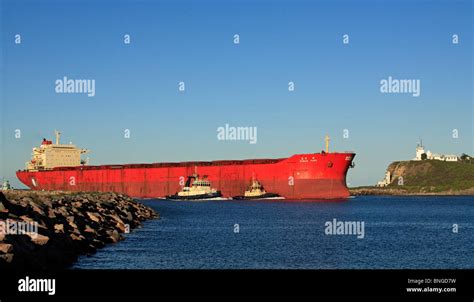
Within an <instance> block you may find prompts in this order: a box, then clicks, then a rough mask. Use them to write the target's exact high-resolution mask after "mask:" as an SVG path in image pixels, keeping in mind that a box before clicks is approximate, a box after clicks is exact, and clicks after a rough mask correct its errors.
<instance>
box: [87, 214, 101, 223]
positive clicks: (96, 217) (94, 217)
mask: <svg viewBox="0 0 474 302" xmlns="http://www.w3.org/2000/svg"><path fill="white" fill-rule="evenodd" d="M86 214H87V216H88V217H89V219H90V220H92V221H94V222H100V220H101V219H100V218H101V217H100V216H99V214H97V213H91V212H86Z"/></svg>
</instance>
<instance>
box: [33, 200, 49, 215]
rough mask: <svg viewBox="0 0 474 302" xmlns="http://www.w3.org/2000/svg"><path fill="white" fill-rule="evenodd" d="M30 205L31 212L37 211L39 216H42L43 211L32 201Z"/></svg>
mask: <svg viewBox="0 0 474 302" xmlns="http://www.w3.org/2000/svg"><path fill="white" fill-rule="evenodd" d="M30 207H31V209H32V210H33V212H35V213H38V214H39V215H41V216H44V215H45V214H44V211H43V210H42V209H41V208H40V207H39V206H38V205H37V204H35V203H34V202H30Z"/></svg>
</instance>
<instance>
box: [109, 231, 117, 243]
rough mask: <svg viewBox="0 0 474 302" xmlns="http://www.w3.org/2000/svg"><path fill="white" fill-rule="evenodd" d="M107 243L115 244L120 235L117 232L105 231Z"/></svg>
mask: <svg viewBox="0 0 474 302" xmlns="http://www.w3.org/2000/svg"><path fill="white" fill-rule="evenodd" d="M106 234H107V240H106V241H107V242H110V243H117V242H118V241H119V240H120V234H119V232H117V230H113V231H112V230H107V232H106Z"/></svg>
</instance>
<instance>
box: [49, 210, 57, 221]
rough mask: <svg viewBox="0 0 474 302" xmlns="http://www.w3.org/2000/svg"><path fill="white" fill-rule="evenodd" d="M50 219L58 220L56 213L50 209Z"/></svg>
mask: <svg viewBox="0 0 474 302" xmlns="http://www.w3.org/2000/svg"><path fill="white" fill-rule="evenodd" d="M48 218H51V219H54V218H56V214H54V211H53V209H51V208H49V209H48Z"/></svg>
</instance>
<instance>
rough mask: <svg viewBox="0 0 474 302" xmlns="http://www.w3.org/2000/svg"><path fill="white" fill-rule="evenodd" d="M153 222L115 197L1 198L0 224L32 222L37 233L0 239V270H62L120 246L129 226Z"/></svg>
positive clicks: (36, 194) (38, 194) (29, 194)
mask: <svg viewBox="0 0 474 302" xmlns="http://www.w3.org/2000/svg"><path fill="white" fill-rule="evenodd" d="M2 211H5V212H2ZM2 215H3V216H2ZM4 216H5V217H4ZM155 216H156V215H155V212H154V211H153V210H151V209H149V208H147V207H146V206H144V205H141V204H139V203H136V202H135V201H134V200H133V199H132V198H130V197H128V196H125V195H122V194H117V193H96V192H93V193H85V192H82V193H81V192H79V193H77V192H59V191H55V192H51V191H43V192H42V191H27V190H25V191H23V190H15V191H9V192H5V194H3V192H0V219H14V220H18V221H26V222H30V223H31V222H35V223H38V232H39V234H36V233H35V234H33V233H28V234H24V235H2V234H0V244H1V245H0V255H1V258H0V267H1V268H3V267H8V266H11V267H15V268H16V267H20V268H26V269H40V270H44V269H47V270H48V269H54V268H65V267H68V266H70V265H72V264H73V262H74V261H76V260H77V257H78V256H79V255H81V254H92V253H95V251H96V249H98V248H103V247H104V246H105V244H106V243H115V242H118V241H119V240H122V239H123V236H122V235H120V233H122V232H125V231H126V230H127V229H128V227H126V226H127V224H128V225H130V228H134V227H137V226H138V225H139V224H140V220H144V219H150V218H154V217H155ZM3 240H5V242H1V241H3ZM13 252H14V255H13ZM7 261H8V263H7Z"/></svg>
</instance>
